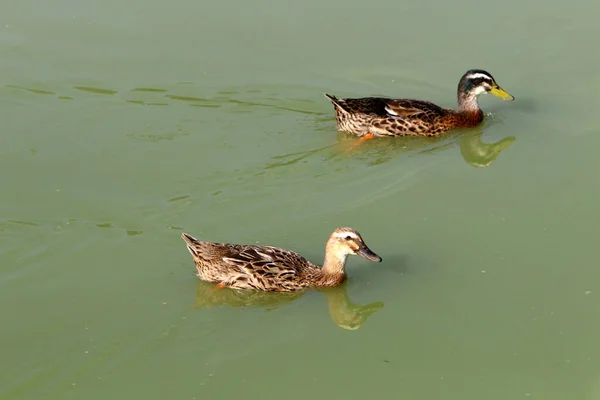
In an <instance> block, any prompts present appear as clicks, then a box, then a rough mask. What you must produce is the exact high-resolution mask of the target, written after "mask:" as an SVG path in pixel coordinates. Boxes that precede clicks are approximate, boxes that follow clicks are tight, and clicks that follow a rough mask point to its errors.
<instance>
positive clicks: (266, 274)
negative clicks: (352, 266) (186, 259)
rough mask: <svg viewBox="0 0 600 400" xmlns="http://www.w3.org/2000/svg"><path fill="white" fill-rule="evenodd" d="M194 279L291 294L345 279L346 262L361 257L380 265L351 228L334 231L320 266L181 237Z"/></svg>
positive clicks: (271, 251) (275, 251) (261, 249)
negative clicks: (191, 266) (189, 256)
mask: <svg viewBox="0 0 600 400" xmlns="http://www.w3.org/2000/svg"><path fill="white" fill-rule="evenodd" d="M181 237H182V238H183V240H185V242H186V245H187V249H188V251H189V252H190V254H191V255H192V259H193V260H194V264H195V266H196V270H197V271H198V277H199V278H200V279H202V280H203V281H207V282H214V283H217V284H218V285H219V286H221V287H229V288H233V289H255V290H263V291H267V292H291V291H297V290H303V289H307V288H309V287H331V286H337V285H340V284H341V283H342V282H344V281H345V280H346V277H347V276H346V270H345V266H346V258H347V257H348V255H351V254H355V255H360V256H362V257H364V258H366V259H367V260H370V261H374V262H381V257H379V256H378V255H377V254H375V253H374V252H373V251H371V249H369V248H368V247H367V245H366V244H365V242H364V240H363V239H362V237H361V236H360V234H359V233H358V232H357V231H356V230H355V229H353V228H338V229H336V230H335V231H333V233H332V234H331V235H330V236H329V239H328V240H327V245H326V247H325V261H324V263H323V267H319V266H318V265H316V264H313V263H312V262H310V261H308V260H307V259H305V258H304V257H302V256H301V255H299V254H298V253H296V252H293V251H289V250H284V249H280V248H278V247H272V246H253V245H240V244H229V243H214V242H202V241H199V240H197V239H196V238H194V237H192V236H190V235H188V234H186V233H183V234H182V235H181Z"/></svg>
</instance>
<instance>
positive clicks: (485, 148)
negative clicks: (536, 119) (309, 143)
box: [337, 127, 516, 167]
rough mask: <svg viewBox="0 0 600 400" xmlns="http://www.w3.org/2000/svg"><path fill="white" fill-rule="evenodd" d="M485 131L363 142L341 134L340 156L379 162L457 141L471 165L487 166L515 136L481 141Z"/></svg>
mask: <svg viewBox="0 0 600 400" xmlns="http://www.w3.org/2000/svg"><path fill="white" fill-rule="evenodd" d="M482 134H483V130H482V129H481V128H480V127H477V128H473V129H462V130H456V131H455V132H453V133H449V134H448V135H444V136H438V137H432V138H428V137H427V138H425V137H395V138H377V139H374V140H369V141H365V142H361V141H360V139H356V137H355V136H354V135H350V134H347V133H344V132H339V133H338V146H337V153H338V154H340V155H345V156H351V157H359V158H365V159H366V160H367V161H368V163H369V164H371V165H377V164H383V163H385V162H388V161H390V160H392V159H394V158H396V157H398V156H400V155H401V154H402V153H407V152H411V151H412V152H416V153H417V154H418V153H433V152H436V151H442V150H443V149H446V148H448V147H451V146H453V145H454V144H455V143H458V145H459V147H460V153H461V155H462V158H463V160H465V162H466V163H467V164H469V165H471V166H472V167H488V166H490V165H491V164H492V163H493V162H494V161H495V160H496V158H498V156H499V155H500V153H501V152H502V151H504V150H505V149H507V148H508V147H509V146H510V145H511V144H513V143H514V142H515V140H516V137H514V136H506V137H504V138H502V139H500V140H498V141H496V142H492V143H485V142H483V141H482V140H481V136H482Z"/></svg>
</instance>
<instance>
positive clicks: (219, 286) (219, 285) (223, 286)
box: [217, 282, 227, 289]
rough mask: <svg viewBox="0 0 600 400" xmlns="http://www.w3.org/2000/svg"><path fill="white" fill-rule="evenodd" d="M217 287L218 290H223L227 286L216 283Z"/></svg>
mask: <svg viewBox="0 0 600 400" xmlns="http://www.w3.org/2000/svg"><path fill="white" fill-rule="evenodd" d="M217 287H218V288H219V289H225V288H226V287H227V286H226V285H224V284H223V283H222V282H219V283H217Z"/></svg>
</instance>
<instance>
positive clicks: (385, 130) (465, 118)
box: [325, 69, 514, 139]
mask: <svg viewBox="0 0 600 400" xmlns="http://www.w3.org/2000/svg"><path fill="white" fill-rule="evenodd" d="M482 93H490V94H493V95H494V96H497V97H499V98H501V99H504V100H514V97H513V96H511V95H510V94H509V93H508V92H506V91H504V90H503V89H502V88H501V87H500V86H498V84H497V83H496V81H495V80H494V78H493V77H492V75H490V73H489V72H486V71H484V70H481V69H472V70H469V71H467V72H466V73H465V74H464V75H463V77H462V78H461V79H460V82H459V83H458V93H457V96H458V109H456V110H453V109H449V108H443V107H440V106H437V105H435V104H433V103H430V102H428V101H422V100H410V99H388V98H383V97H363V98H358V99H338V98H336V97H335V96H331V95H329V94H327V93H325V96H326V97H327V98H328V99H329V100H331V102H332V103H333V106H334V109H335V117H336V121H337V128H338V130H340V131H345V132H349V133H353V134H355V135H358V136H361V137H362V138H363V139H371V138H373V137H376V136H388V137H389V136H406V135H415V136H416V135H420V136H437V135H439V134H441V133H443V132H446V131H449V130H450V129H454V128H463V127H464V128H468V127H473V126H476V125H478V124H480V123H481V121H483V111H481V109H480V108H479V105H478V104H477V97H478V96H479V95H480V94H482Z"/></svg>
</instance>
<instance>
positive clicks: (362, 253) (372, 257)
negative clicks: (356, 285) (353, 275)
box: [356, 245, 381, 262]
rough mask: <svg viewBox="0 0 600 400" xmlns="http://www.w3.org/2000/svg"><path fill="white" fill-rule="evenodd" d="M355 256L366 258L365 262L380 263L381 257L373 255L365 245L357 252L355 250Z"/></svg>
mask: <svg viewBox="0 0 600 400" xmlns="http://www.w3.org/2000/svg"><path fill="white" fill-rule="evenodd" d="M356 254H358V255H359V256H362V257H364V258H366V259H367V260H371V261H375V262H381V257H379V256H378V255H377V254H375V253H373V252H372V251H371V249H369V248H368V247H367V246H365V245H363V246H361V247H360V248H359V249H358V250H356Z"/></svg>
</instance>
